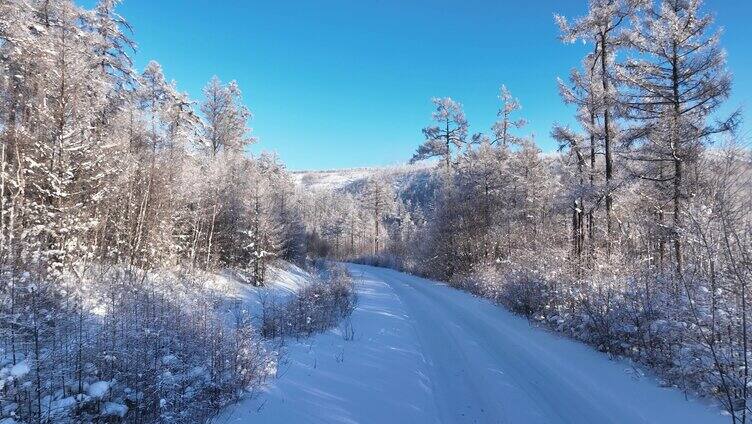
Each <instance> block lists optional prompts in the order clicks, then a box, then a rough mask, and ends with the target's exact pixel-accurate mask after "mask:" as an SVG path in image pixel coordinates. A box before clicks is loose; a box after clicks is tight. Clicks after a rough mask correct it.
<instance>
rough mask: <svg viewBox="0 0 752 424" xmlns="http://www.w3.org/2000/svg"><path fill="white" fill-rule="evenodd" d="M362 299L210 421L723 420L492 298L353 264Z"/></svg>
mask: <svg viewBox="0 0 752 424" xmlns="http://www.w3.org/2000/svg"><path fill="white" fill-rule="evenodd" d="M349 267H350V271H351V273H352V274H353V276H354V277H355V278H356V280H357V290H358V295H359V299H360V300H359V305H358V308H357V309H356V311H355V313H354V314H353V316H352V326H353V328H354V330H355V338H354V340H351V341H348V340H345V337H343V332H342V330H343V329H342V328H339V329H334V330H332V331H330V332H328V333H325V334H322V335H319V336H317V337H314V338H312V339H308V340H303V341H290V343H289V346H288V360H287V363H286V364H285V365H282V366H280V368H279V369H278V378H277V379H276V380H274V381H272V382H271V383H270V384H269V386H267V388H266V390H265V392H264V393H263V394H262V395H261V396H260V397H258V398H256V399H250V400H246V401H244V402H242V403H240V404H237V405H233V406H231V407H229V408H228V409H227V410H226V411H225V412H224V413H223V414H222V415H220V416H219V417H218V418H217V419H216V420H215V423H228V424H229V423H247V422H265V423H385V422H410V423H416V424H417V423H436V422H442V423H498V422H505V423H685V424H691V423H722V422H726V421H727V418H726V417H724V416H722V415H721V413H720V411H719V410H718V409H717V408H715V407H713V406H710V405H705V404H703V403H700V402H698V401H693V400H686V399H685V396H684V394H682V393H681V392H679V391H678V390H675V389H671V388H661V387H659V385H658V383H657V382H656V381H655V379H654V378H652V377H650V376H649V375H646V374H644V373H643V372H642V371H641V370H640V369H639V368H637V367H635V366H633V365H632V364H630V363H627V362H622V361H612V360H609V359H608V358H607V357H606V356H604V355H603V354H600V353H597V352H595V351H594V350H592V349H591V348H588V347H586V346H585V345H582V344H580V343H577V342H573V341H570V340H567V339H564V338H561V337H558V336H556V335H554V334H551V333H548V332H546V331H544V330H540V329H537V328H535V327H533V326H531V325H530V324H529V323H528V322H527V321H526V320H524V319H522V318H520V317H518V316H515V315H513V314H511V313H509V312H507V311H505V310H503V309H502V308H499V307H498V306H496V305H493V304H491V303H490V302H488V301H485V300H482V299H479V298H476V297H473V296H471V295H469V294H467V293H465V292H461V291H457V290H454V289H452V288H449V287H447V286H445V285H443V284H439V283H435V282H432V281H429V280H424V279H421V278H417V277H413V276H410V275H407V274H403V273H399V272H396V271H392V270H387V269H381V268H373V267H368V266H362V265H350V266H349Z"/></svg>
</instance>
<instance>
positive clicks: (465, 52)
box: [82, 0, 752, 169]
mask: <svg viewBox="0 0 752 424" xmlns="http://www.w3.org/2000/svg"><path fill="white" fill-rule="evenodd" d="M82 3H83V4H84V5H89V4H91V3H92V0H82ZM586 3H587V2H586V0H565V1H560V0H559V1H555V0H527V1H498V0H497V1H480V0H466V1H463V2H458V1H448V0H318V1H312V0H311V1H308V0H295V1H283V0H276V1H274V0H268V1H255V0H254V1H240V0H232V1H231V0H225V1H220V0H214V1H207V0H159V1H155V0H125V1H124V2H123V3H122V5H121V6H120V7H119V12H120V13H121V14H122V15H123V16H125V17H126V18H127V19H128V20H129V22H131V24H132V25H133V27H134V30H135V40H136V41H137V43H138V44H139V50H138V52H137V54H136V56H135V59H136V65H137V66H138V67H139V69H141V68H143V66H144V65H145V64H146V63H147V62H148V61H149V60H151V59H155V60H157V61H158V62H160V63H161V64H162V67H163V68H164V71H165V74H166V76H167V78H168V79H175V80H176V81H177V82H178V87H179V88H180V89H181V90H183V91H187V92H189V93H190V94H191V96H192V97H194V98H196V99H198V98H200V96H201V88H202V87H203V85H204V84H205V83H206V81H208V80H209V78H210V77H211V76H212V75H217V76H219V77H220V78H221V79H222V80H223V81H229V80H233V79H234V80H237V81H238V83H239V85H240V87H241V89H242V90H243V94H244V99H245V102H246V104H247V105H248V106H249V107H250V108H251V110H252V111H253V112H254V115H255V117H254V120H253V122H252V124H251V126H252V127H253V129H254V134H255V135H256V136H258V137H260V140H261V142H260V144H259V145H258V146H256V147H254V148H253V150H254V151H258V150H260V149H264V150H272V151H276V152H277V153H278V154H279V155H280V157H281V158H282V160H283V161H284V162H285V163H286V164H287V165H288V166H289V167H290V168H291V169H328V168H343V167H359V166H372V165H384V164H393V163H398V162H404V161H406V160H408V159H409V158H410V156H411V155H412V153H413V151H414V150H415V147H416V146H417V145H418V144H419V143H420V142H421V141H422V138H421V133H420V129H421V128H422V127H423V126H425V125H427V124H428V123H429V120H430V114H431V111H432V108H431V104H430V98H431V97H434V96H451V97H452V98H454V99H456V100H458V101H460V102H462V103H463V105H464V106H465V111H466V114H467V116H468V120H469V122H470V126H471V128H470V130H471V132H477V131H487V129H488V127H489V126H490V125H491V123H492V122H493V120H494V119H495V112H496V109H497V107H498V99H497V94H498V88H499V86H500V85H501V84H506V85H507V86H508V87H509V88H510V90H512V93H513V94H514V95H515V96H516V97H518V98H519V100H520V101H521V103H522V105H523V111H522V116H524V117H525V118H527V119H528V120H529V121H530V124H529V126H528V127H527V129H526V131H528V132H532V133H535V135H536V139H537V140H538V142H539V144H540V146H541V147H542V148H543V149H544V150H553V149H555V145H554V143H553V142H551V140H550V139H549V136H548V133H549V130H550V128H551V126H552V124H553V123H554V122H560V123H569V122H571V115H572V113H573V111H572V110H571V109H569V108H567V107H566V106H564V105H563V104H562V103H561V101H560V100H559V97H558V92H557V88H556V77H557V76H562V77H566V76H567V74H568V73H569V70H570V69H571V68H572V67H576V66H577V65H578V64H579V61H580V58H581V57H582V55H583V53H584V52H585V51H586V48H585V47H583V46H582V45H564V44H561V43H560V42H559V41H558V40H557V38H556V37H557V34H558V31H557V28H556V26H555V25H554V23H553V14H554V13H555V12H558V13H561V14H565V15H567V16H570V17H572V16H579V15H581V14H582V13H583V12H584V11H585V8H586ZM706 8H707V9H708V10H713V11H714V12H715V14H716V16H717V23H718V24H720V25H721V26H723V27H725V35H724V37H723V45H724V47H725V48H726V49H727V51H728V53H729V68H730V69H731V71H732V72H733V73H734V75H735V86H734V95H733V97H732V99H731V100H730V102H729V103H728V105H727V107H726V108H727V109H732V108H735V107H738V106H742V107H744V106H746V105H748V104H749V103H750V96H751V94H750V93H752V73H751V72H750V66H751V65H752V48H750V47H749V46H748V45H747V43H748V40H750V39H752V28H751V26H750V23H749V17H750V16H752V2H749V1H736V0H706ZM744 115H745V117H749V116H750V114H749V113H745V114H744ZM745 127H746V128H752V126H750V125H749V124H746V125H745ZM743 132H746V130H743ZM748 135H749V134H747V136H748ZM747 138H748V137H747Z"/></svg>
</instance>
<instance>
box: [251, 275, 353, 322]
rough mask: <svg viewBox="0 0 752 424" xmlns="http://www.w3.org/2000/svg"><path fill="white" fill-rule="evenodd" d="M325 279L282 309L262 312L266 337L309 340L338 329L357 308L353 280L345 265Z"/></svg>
mask: <svg viewBox="0 0 752 424" xmlns="http://www.w3.org/2000/svg"><path fill="white" fill-rule="evenodd" d="M320 275H321V276H322V278H321V279H320V280H319V281H316V282H314V283H312V284H310V285H308V286H305V287H304V288H302V289H300V290H299V291H298V292H297V293H295V295H294V296H293V297H292V298H291V299H289V300H288V301H287V302H285V303H283V304H281V305H273V304H267V305H265V308H264V310H263V311H262V322H261V332H262V334H263V335H264V336H265V337H279V336H295V337H298V336H309V335H311V334H313V333H316V332H320V331H325V330H327V329H329V328H332V327H334V326H336V325H337V324H338V323H339V322H340V320H342V319H343V318H345V317H348V316H349V315H350V314H351V313H352V311H353V309H355V306H356V304H357V297H356V294H355V288H354V286H353V281H352V277H351V276H350V275H349V273H348V271H347V269H345V268H344V267H343V266H341V265H330V266H328V267H327V268H326V269H324V270H323V271H322V272H321V273H320Z"/></svg>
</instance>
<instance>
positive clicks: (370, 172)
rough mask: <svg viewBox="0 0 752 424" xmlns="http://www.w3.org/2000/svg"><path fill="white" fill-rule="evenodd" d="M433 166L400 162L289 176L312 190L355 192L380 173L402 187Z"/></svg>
mask: <svg viewBox="0 0 752 424" xmlns="http://www.w3.org/2000/svg"><path fill="white" fill-rule="evenodd" d="M433 167H434V164H433V163H432V162H424V163H416V164H402V165H393V166H384V167H377V168H350V169H332V170H323V171H294V172H292V173H291V176H292V178H293V180H294V181H295V183H296V184H297V185H298V186H300V187H303V188H305V189H309V190H314V191H331V190H336V191H350V192H357V191H359V190H360V189H361V188H362V186H363V185H364V184H365V182H366V180H368V178H370V177H372V176H375V175H380V176H383V177H385V178H386V179H388V180H390V181H392V182H393V183H394V184H395V186H396V188H400V187H404V186H406V185H407V184H409V182H410V181H411V180H412V179H414V178H416V177H418V178H420V177H425V176H427V175H428V173H429V171H430V170H431V169H432V168H433Z"/></svg>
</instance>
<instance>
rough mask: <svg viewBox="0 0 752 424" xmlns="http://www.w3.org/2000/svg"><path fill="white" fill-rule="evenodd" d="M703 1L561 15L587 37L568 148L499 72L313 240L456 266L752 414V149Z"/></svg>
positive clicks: (318, 222) (466, 276) (521, 306)
mask: <svg viewBox="0 0 752 424" xmlns="http://www.w3.org/2000/svg"><path fill="white" fill-rule="evenodd" d="M709 6H711V5H710V4H708V5H705V4H703V3H702V2H701V1H699V0H663V1H655V2H653V1H649V0H619V1H606V0H603V1H601V0H593V1H590V2H589V9H588V13H587V14H586V15H585V16H582V17H575V18H568V17H563V16H557V17H556V24H557V25H558V26H559V28H560V34H561V41H562V42H563V45H562V47H561V48H562V49H566V48H567V47H566V45H567V44H569V43H574V42H583V43H586V44H587V45H588V46H590V47H591V53H589V54H588V55H587V56H586V57H583V58H578V57H572V66H573V70H572V72H571V74H570V75H569V76H565V77H564V78H562V79H561V80H560V82H559V86H560V92H561V98H562V101H563V102H565V103H567V104H570V105H572V109H573V110H575V111H576V121H577V125H576V126H560V125H557V126H555V127H554V128H552V129H551V136H552V137H553V138H554V139H555V140H557V141H558V142H559V147H560V149H559V152H558V153H555V154H545V153H543V152H542V151H541V150H540V149H539V148H538V147H537V146H536V144H535V141H534V140H533V139H532V137H530V136H528V135H526V134H525V120H524V119H522V116H523V114H522V113H521V110H520V109H521V106H520V102H519V101H518V100H517V99H516V98H514V97H513V96H512V94H511V93H510V91H509V90H508V89H507V88H506V87H503V86H502V87H501V90H500V93H499V100H500V104H499V109H498V120H497V122H496V123H495V124H494V125H493V127H492V128H489V129H488V131H483V129H480V130H481V132H477V133H472V134H471V132H470V127H469V124H468V119H467V117H466V116H465V114H464V112H463V110H462V105H461V104H460V103H459V102H457V101H455V100H453V99H451V98H448V97H446V98H436V99H434V100H433V106H434V111H433V114H432V115H431V118H432V122H431V124H430V125H429V126H427V127H426V128H424V129H423V134H424V136H425V142H424V143H423V144H421V145H420V146H419V147H418V148H417V151H416V153H415V156H414V157H413V161H420V160H423V159H427V158H435V159H436V166H435V168H434V170H433V171H432V172H430V174H429V175H417V174H416V175H415V176H414V178H412V179H409V180H408V181H397V180H396V179H395V178H394V177H393V176H390V175H385V174H381V175H379V174H377V175H375V176H374V177H372V178H370V179H369V180H368V181H367V183H366V184H365V185H366V186H365V187H362V188H359V189H357V190H349V192H348V193H337V192H334V193H327V194H322V195H321V196H322V198H321V199H319V201H318V205H320V207H321V208H326V207H327V206H326V205H332V206H331V208H334V209H333V210H328V211H326V212H321V213H320V216H319V217H313V218H314V219H312V220H309V221H307V225H309V226H311V225H313V226H314V227H315V231H314V234H317V235H318V236H319V237H320V238H321V239H322V241H321V243H320V246H319V252H320V253H323V254H329V255H331V256H333V257H337V258H348V259H353V258H355V259H358V260H361V261H365V262H368V263H374V264H380V265H387V266H393V267H396V268H399V269H404V270H407V271H410V272H414V273H418V274H421V275H426V276H429V277H432V278H435V279H440V280H446V281H450V282H452V284H454V285H455V286H456V287H459V288H463V289H466V290H469V291H471V292H473V293H476V294H478V295H480V296H484V297H488V298H490V299H493V300H494V301H497V302H499V303H501V304H504V305H506V306H507V307H509V308H510V309H512V310H514V311H517V312H519V313H521V314H524V315H525V316H527V317H529V319H531V320H533V321H536V322H539V323H541V324H542V325H546V326H549V327H550V328H554V329H556V330H558V331H561V332H563V333H566V334H568V335H570V336H572V337H574V338H577V339H580V340H582V341H584V342H587V343H589V344H591V345H593V346H594V347H596V348H597V349H599V350H601V351H604V352H608V353H609V354H613V355H618V356H625V357H629V358H631V359H633V360H636V361H637V362H640V363H643V364H646V365H648V366H649V367H651V368H652V369H653V370H654V371H655V372H656V373H657V374H658V375H660V376H661V377H662V378H663V379H664V381H665V382H666V384H667V385H675V386H678V387H679V388H681V389H682V390H685V391H686V392H688V393H694V394H699V395H705V396H711V397H715V398H716V399H717V401H718V402H720V403H721V404H722V405H723V407H724V408H725V409H726V410H727V411H728V412H729V414H730V417H731V420H732V421H733V422H734V423H744V422H747V421H749V414H748V412H749V406H748V399H749V397H750V394H749V386H750V369H749V365H750V364H749V352H750V347H749V329H750V327H749V323H748V317H749V311H748V309H749V306H750V301H749V299H748V297H749V293H748V283H749V282H750V278H751V277H752V262H750V252H751V251H752V250H751V248H752V244H751V243H752V238H751V236H752V234H751V233H750V231H751V230H752V227H751V225H752V221H750V218H751V217H750V211H752V193H750V190H751V189H752V181H751V180H750V178H751V177H752V166H751V164H750V160H751V159H752V156H751V155H750V150H749V146H748V145H747V144H746V141H745V140H740V139H738V138H737V137H738V136H737V133H736V131H735V130H736V129H737V127H738V124H739V113H738V112H733V105H727V104H725V103H724V102H725V101H726V100H727V98H728V96H729V94H730V90H731V86H732V79H731V73H730V71H729V70H728V69H727V68H726V61H725V52H724V51H723V48H722V41H721V36H720V35H721V34H720V31H719V30H718V29H717V27H714V24H713V19H712V11H707V10H706V8H707V7H709ZM729 110H731V112H728V111H729ZM724 111H726V112H724ZM385 181H386V183H385ZM390 183H391V184H390ZM389 190H392V191H393V193H392V194H391V198H392V199H393V201H387V200H380V195H381V193H387V192H388V191H389ZM353 191H355V192H356V194H355V195H353V194H352V192H353ZM327 196H330V197H331V196H335V197H337V199H338V200H336V201H332V200H329V199H328V198H326V197H327Z"/></svg>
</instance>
